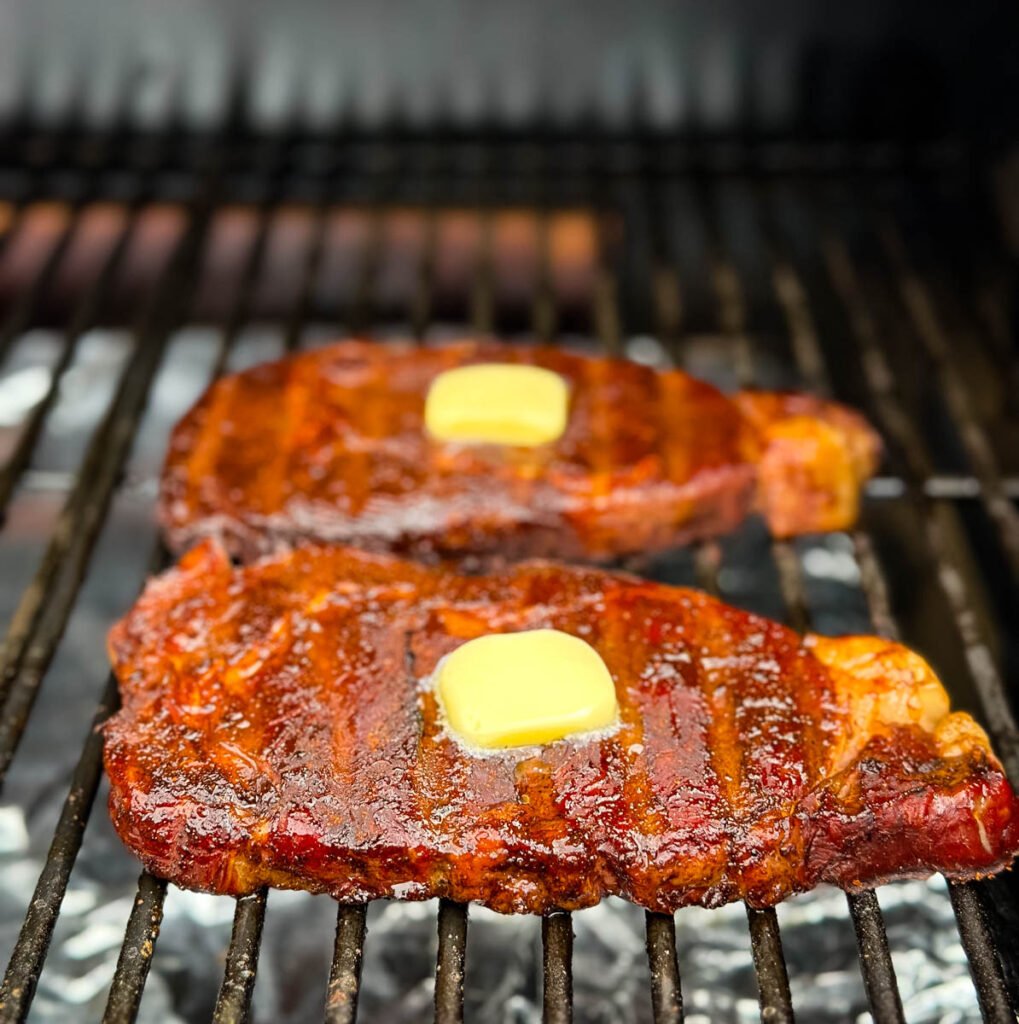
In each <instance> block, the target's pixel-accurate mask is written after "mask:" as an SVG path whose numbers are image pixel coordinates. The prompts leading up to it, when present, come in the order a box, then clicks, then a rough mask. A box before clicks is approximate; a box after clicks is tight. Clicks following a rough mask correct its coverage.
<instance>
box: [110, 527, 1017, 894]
mask: <svg viewBox="0 0 1019 1024" xmlns="http://www.w3.org/2000/svg"><path fill="white" fill-rule="evenodd" d="M538 627H552V628H555V629H558V630H562V631H564V632H567V633H572V634H574V635H576V636H579V637H581V638H583V639H584V640H586V641H587V642H588V643H590V644H591V645H593V647H594V648H595V649H596V650H597V651H598V652H599V654H600V655H601V657H602V658H603V659H604V661H605V663H606V664H607V666H608V668H609V670H610V671H611V673H612V676H613V679H614V682H615V686H616V691H617V698H618V703H619V708H620V717H621V726H620V727H619V729H618V730H617V731H616V732H615V733H614V734H612V735H610V736H608V737H604V736H603V737H602V738H600V739H598V738H588V739H575V740H563V741H559V742H555V743H550V744H547V745H544V746H541V747H530V748H518V749H512V750H502V751H499V752H496V753H492V754H488V755H487V756H479V755H475V754H472V753H470V752H469V751H467V750H466V749H464V748H463V747H462V746H460V745H459V744H458V743H456V742H455V741H454V740H453V739H451V738H450V737H449V736H448V735H447V734H446V733H445V731H444V729H443V727H442V725H441V723H440V721H439V718H438V716H437V707H436V702H435V697H434V694H433V692H432V691H431V690H429V689H428V687H427V685H425V684H424V681H426V680H428V678H429V676H430V674H431V673H432V672H433V670H434V669H435V667H436V664H437V662H438V661H439V659H440V658H442V657H443V656H444V655H445V654H447V653H449V652H450V651H452V650H453V649H454V648H456V647H457V646H458V645H460V644H461V643H463V642H465V641H466V640H467V639H468V638H471V637H475V636H478V635H481V634H486V633H493V632H507V631H514V630H522V629H532V628H538ZM110 651H111V655H112V659H113V664H114V667H115V670H116V674H117V677H118V679H119V681H120V687H121V692H122V696H123V708H122V710H121V711H120V712H119V713H118V714H116V715H115V716H114V717H113V719H112V720H111V721H110V722H109V723H108V725H107V726H106V755H105V756H106V768H107V771H108V773H109V776H110V780H111V783H112V790H111V795H110V807H111V811H112V815H113V821H114V823H115V825H116V827H117V830H118V832H119V833H120V835H121V836H122V837H123V839H124V841H125V842H126V843H127V845H128V846H129V847H130V848H131V849H132V850H134V851H135V852H136V853H137V854H138V856H139V857H140V858H141V859H142V861H144V863H145V866H146V867H147V868H148V869H149V870H151V871H153V872H154V873H155V874H157V875H160V876H162V877H164V878H168V879H170V880H172V881H174V882H176V883H178V884H180V885H184V886H189V887H193V888H198V889H205V890H210V891H213V892H218V893H233V894H241V893H248V892H252V891H253V890H256V889H258V888H259V887H261V886H263V885H272V886H280V887H286V888H300V889H309V890H313V891H321V892H328V893H331V894H332V895H333V896H334V897H336V898H337V899H341V900H366V899H371V898H376V897H387V896H396V897H400V898H404V899H424V898H426V897H432V896H447V897H450V898H452V899H455V900H464V901H466V900H476V901H478V902H480V903H483V904H486V905H487V906H490V907H493V908H494V909H496V910H499V911H505V912H510V911H517V912H521V911H529V912H540V911H545V910H548V909H549V908H552V907H562V908H579V907H585V906H590V905H591V904H594V903H596V902H597V901H598V900H600V899H601V898H602V897H603V896H605V895H606V894H610V893H615V894H618V895H621V896H624V897H626V898H627V899H630V900H633V901H634V902H636V903H638V904H641V905H642V906H644V907H648V908H651V909H653V910H660V911H671V910H673V909H675V908H677V907H680V906H683V905H685V904H692V903H699V904H704V905H708V906H714V905H718V904H721V903H725V902H727V901H729V900H736V899H745V900H746V901H747V902H748V903H750V904H751V905H754V906H766V905H770V904H773V903H775V902H777V901H779V900H781V899H783V898H784V897H786V896H789V895H790V894H791V893H795V892H799V891H802V890H806V889H809V888H811V887H812V886H814V885H816V884H818V883H819V882H833V883H835V884H837V885H840V886H843V887H845V888H854V887H858V886H869V885H873V884H876V883H879V882H883V881H885V880H888V879H894V878H903V877H919V876H925V875H928V874H930V873H931V872H935V871H940V872H943V873H945V874H946V875H948V876H949V877H953V878H971V877H974V876H977V875H983V874H988V873H991V872H994V871H997V870H999V869H1001V868H1003V867H1005V866H1006V865H1008V864H1009V863H1010V862H1011V860H1012V859H1013V857H1014V855H1015V854H1016V851H1017V847H1019V804H1017V800H1016V797H1015V795H1014V793H1013V792H1012V789H1011V788H1010V786H1009V783H1008V782H1007V781H1006V778H1005V776H1004V774H1003V772H1002V769H1001V766H1000V764H999V763H998V761H997V760H996V759H995V757H994V755H993V754H992V753H991V751H990V749H989V747H988V742H987V738H986V736H985V735H984V733H983V732H982V731H981V729H980V728H979V727H978V726H977V725H976V723H975V722H974V721H973V720H972V719H971V718H970V717H969V716H968V715H965V714H959V713H955V714H953V713H950V712H949V708H948V700H947V697H946V695H945V691H944V689H943V688H942V686H941V684H940V683H939V682H938V680H937V679H936V678H935V676H934V675H933V673H932V672H931V670H930V669H929V667H928V666H927V664H926V663H925V662H924V661H923V660H922V659H921V658H920V657H919V656H917V655H916V654H913V653H912V652H910V651H908V650H907V649H906V648H904V647H902V646H900V645H898V644H895V643H890V642H888V641H884V640H880V639H876V638H873V637H846V638H841V639H829V638H824V637H820V636H807V637H805V638H804V637H800V636H799V635H797V634H795V633H793V632H791V631H790V630H789V629H786V628H785V627H783V626H780V625H777V624H776V623H773V622H769V621H767V620H765V619H762V618H759V617H757V616H755V615H750V614H747V613H746V612H742V611H738V610H736V609H734V608H730V607H727V606H726V605H724V604H722V603H720V602H719V601H716V600H714V599H712V598H710V597H708V596H706V595H704V594H702V593H699V592H697V591H692V590H685V589H677V588H672V587H668V586H664V585H660V584H654V583H647V582H642V581H638V580H636V579H633V578H630V577H628V576H624V575H619V574H613V573H608V572H599V571H595V570H585V569H577V568H564V567H561V566H556V565H549V564H543V563H530V564H524V565H520V566H519V567H517V568H515V569H512V570H508V571H505V572H501V573H499V574H494V575H489V576H475V577H466V576H460V575H457V574H452V573H448V572H440V571H438V570H434V569H429V568H426V567H423V566H421V565H418V564H414V563H407V562H404V561H401V560H399V559H396V558H393V557H391V556H381V555H371V554H367V553H363V552H359V551H355V550H353V549H349V548H346V549H345V548H316V547H313V546H309V547H303V548H298V549H295V550H294V551H293V552H288V553H282V554H280V555H278V556H276V557H274V558H272V559H266V560H263V561H258V562H255V563H252V564H250V565H249V566H247V567H243V568H233V567H232V566H231V564H230V561H229V558H228V556H227V553H226V551H225V550H224V549H223V548H222V547H220V546H219V545H218V544H216V543H213V542H208V543H205V544H203V545H202V546H200V547H198V548H196V549H195V550H194V551H192V552H191V553H190V554H188V555H187V556H186V557H185V558H184V559H183V561H181V563H180V564H179V565H178V566H177V567H176V568H175V569H172V570H171V571H169V572H167V573H165V574H164V575H162V576H160V577H158V578H157V579H155V580H153V581H151V582H150V584H149V585H148V587H147V588H146V590H145V592H144V594H143V596H142V597H141V598H140V600H139V601H138V603H137V604H136V605H135V607H134V608H133V609H132V611H131V612H130V613H129V614H128V615H127V616H126V617H125V618H124V619H123V620H122V621H121V622H119V623H118V624H117V625H116V626H115V627H114V628H113V630H112V632H111V635H110Z"/></svg>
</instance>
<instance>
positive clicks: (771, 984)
mask: <svg viewBox="0 0 1019 1024" xmlns="http://www.w3.org/2000/svg"><path fill="white" fill-rule="evenodd" d="M747 921H748V922H749V923H750V949H751V951H752V953H753V956H754V970H755V971H756V972H757V990H758V999H759V1001H760V1004H761V1020H762V1021H763V1022H764V1024H792V1020H793V1001H792V997H791V996H790V995H789V975H788V973H787V972H786V966H785V956H784V955H783V953H782V936H781V934H780V932H779V930H778V915H777V914H776V913H775V908H774V907H768V908H767V909H766V910H758V909H756V908H755V907H747Z"/></svg>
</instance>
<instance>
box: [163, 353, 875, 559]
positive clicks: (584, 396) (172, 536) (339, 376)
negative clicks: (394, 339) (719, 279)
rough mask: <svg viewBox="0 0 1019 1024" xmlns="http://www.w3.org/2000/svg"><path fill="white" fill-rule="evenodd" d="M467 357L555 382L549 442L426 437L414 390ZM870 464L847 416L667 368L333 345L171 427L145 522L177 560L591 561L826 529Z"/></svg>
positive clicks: (224, 390)
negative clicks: (387, 557) (559, 385)
mask: <svg viewBox="0 0 1019 1024" xmlns="http://www.w3.org/2000/svg"><path fill="white" fill-rule="evenodd" d="M484 362H500V363H527V364H534V365H537V366H540V367H543V368H545V369H548V370H552V371H554V372H555V373H557V374H560V375H561V376H562V377H563V378H565V380H566V381H567V383H568V385H569V388H570V409H569V419H568V423H567V427H566V431H565V433H564V434H563V435H562V436H561V437H560V438H559V439H558V440H557V441H554V442H552V443H549V444H544V445H540V446H538V447H534V448H521V447H505V446H498V445H462V444H461V445H454V444H448V443H438V442H435V441H433V440H431V439H430V438H429V436H428V435H427V433H426V431H425V429H424V426H423V410H424V405H425V398H426V395H427V392H428V389H429V387H430V385H431V383H432V381H433V380H434V379H435V378H436V376H437V375H438V374H439V373H441V372H442V371H445V370H449V369H452V368H455V367H459V366H463V365H467V364H474V363H484ZM877 453H878V441H877V438H876V436H875V434H874V433H873V432H872V431H871V429H870V428H869V427H868V426H867V424H866V423H865V422H864V420H863V419H862V418H861V417H860V416H859V415H857V414H856V413H854V412H851V411H850V410H848V409H846V408H844V407H843V406H840V405H837V404H835V403H833V402H826V401H822V400H821V399H818V398H813V397H810V396H807V395H795V394H777V393H768V392H740V393H738V394H736V395H734V396H733V397H731V398H730V397H726V396H725V395H723V394H721V393H720V392H719V391H717V390H716V389H715V388H714V387H712V386H711V385H709V384H705V383H703V382H701V381H698V380H696V379H694V378H693V377H690V376H688V375H687V374H685V373H682V372H680V371H678V370H672V371H668V372H660V371H657V370H654V369H651V368H649V367H646V366H641V365H638V364H637V363H633V362H628V361H625V360H619V359H605V358H594V357H589V356H582V355H576V354H570V353H567V352H563V351H562V350H560V349H555V348H541V347H524V346H510V345H498V344H494V343H478V342H472V341H465V342H460V343H454V344H447V345H444V346H440V347H426V348H415V347H412V346H409V345H399V344H387V345H384V344H373V343H367V342H360V341H346V342H341V343H339V344H336V345H332V346H329V347H326V348H322V349H318V350H314V351H310V352H307V353H303V354H299V355H294V356H291V357H289V358H287V359H284V360H281V361H279V362H275V363H269V364H266V365H264V366H259V367H256V368H254V369H252V370H248V371H246V372H244V373H240V374H236V375H234V376H229V377H224V378H222V379H220V380H219V381H218V382H216V383H215V384H213V385H212V387H211V388H210V389H209V390H208V391H207V392H206V394H205V395H204V397H203V398H202V399H201V400H200V401H199V402H198V404H197V405H195V407H194V408H193V409H192V410H191V411H190V412H189V413H188V414H187V415H186V416H185V417H184V419H183V420H182V421H181V422H180V423H179V424H178V425H177V427H176V429H175V430H174V432H173V437H172V440H171V445H170V452H169V456H168V459H167V463H166V467H165V470H164V474H163V481H162V494H161V500H160V515H161V520H162V523H163V526H164V527H165V530H166V534H167V537H168V539H169V542H170V544H171V546H172V547H173V548H174V549H175V550H177V551H181V550H184V549H186V548H187V547H188V546H190V545H191V544H192V543H194V542H195V541H196V540H198V539H200V538H203V537H208V536H215V537H218V538H220V539H222V540H224V541H225V543H226V544H227V547H228V548H229V549H230V551H231V552H232V553H234V554H240V555H242V556H245V557H251V556H253V555H255V554H258V553H265V552H268V551H271V550H273V549H274V548H276V547H278V546H279V545H280V544H281V543H282V544H286V543H289V542H296V541H305V540H313V541H315V540H317V541H322V542H342V543H349V544H354V545H356V546H358V547H364V548H369V549H376V550H387V551H399V552H403V553H406V554H410V555H413V556H414V557H418V558H425V559H427V558H434V557H438V556H443V557H461V556H469V555H481V556H487V555H498V556H502V557H505V558H523V557H535V556H542V557H544V556H552V555H554V556H555V557H558V558H574V559H576V558H580V559H605V558H610V557H613V556H617V555H622V554H626V553H630V552H637V551H642V552H646V551H653V550H656V549H662V548H666V547H670V546H672V545H676V544H682V543H687V542H689V541H691V540H695V539H698V538H702V537H706V536H710V535H715V534H720V533H724V532H727V531H729V530H731V529H733V528H734V527H735V526H736V525H737V524H738V523H739V522H740V521H741V520H742V519H743V518H744V517H745V516H746V515H748V513H750V512H751V511H754V510H758V511H760V512H762V513H763V514H764V516H765V518H766V519H767V521H768V523H769V525H770V527H771V529H772V531H773V532H774V533H775V534H776V535H777V536H790V535H793V534H800V533H807V532H813V531H825V530H837V529H843V528H845V527H847V526H849V525H850V524H851V523H852V522H853V521H854V519H855V518H856V515H857V510H858V506H859V494H860V488H861V486H862V484H863V481H864V480H865V479H866V478H867V477H868V476H870V474H871V473H872V472H873V471H874V468H875V465H876V462H877Z"/></svg>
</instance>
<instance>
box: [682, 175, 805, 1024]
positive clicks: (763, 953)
mask: <svg viewBox="0 0 1019 1024" xmlns="http://www.w3.org/2000/svg"><path fill="white" fill-rule="evenodd" d="M701 199H702V204H701V206H702V209H705V210H709V211H714V208H715V203H714V201H713V197H711V196H706V195H704V190H703V189H702V194H701ZM706 220H707V225H706V226H707V249H708V259H709V262H710V264H711V267H712V275H711V277H712V284H713V286H714V289H715V294H716V298H717V306H718V310H717V311H718V321H719V328H720V332H721V334H722V335H723V336H724V337H726V338H728V339H729V340H730V342H731V343H732V350H733V360H734V368H735V371H736V377H737V380H738V381H739V384H740V386H741V387H752V386H753V385H754V381H755V377H756V374H755V368H754V357H753V350H752V348H751V345H750V340H749V338H748V337H747V323H746V320H747V314H746V302H745V300H744V296H743V290H742V287H741V285H740V280H739V274H738V273H737V270H736V268H735V266H734V265H733V264H732V262H731V261H730V259H729V258H728V256H727V255H726V253H725V252H724V248H723V244H722V239H721V235H720V232H719V229H718V224H717V220H716V218H715V217H714V216H708V217H707V218H706ZM775 551H776V547H775V545H772V552H773V554H774V553H775ZM712 583H713V585H714V592H715V593H717V589H718V588H717V580H712ZM794 607H796V608H800V609H802V605H801V604H798V605H794ZM800 614H801V615H802V610H801V612H800ZM795 625H796V624H795V623H794V626H795ZM747 920H748V921H749V923H750V944H751V949H752V952H753V958H754V970H755V971H756V972H757V989H758V998H759V1001H760V1005H761V1020H762V1021H764V1022H766V1024H769V1022H775V1021H788V1022H791V1021H792V1020H793V1002H792V994H791V993H790V991H789V977H788V972H787V971H786V965H785V957H784V955H783V953H782V937H781V933H780V931H779V927H778V915H777V914H776V912H775V909H774V907H769V908H767V909H764V910H760V909H757V908H754V907H750V906H748V907H747Z"/></svg>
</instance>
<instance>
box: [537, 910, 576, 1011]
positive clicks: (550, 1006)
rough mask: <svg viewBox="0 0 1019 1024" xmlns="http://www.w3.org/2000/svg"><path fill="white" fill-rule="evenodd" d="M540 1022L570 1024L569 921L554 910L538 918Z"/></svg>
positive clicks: (571, 983)
mask: <svg viewBox="0 0 1019 1024" xmlns="http://www.w3.org/2000/svg"><path fill="white" fill-rule="evenodd" d="M541 946H542V971H543V974H544V978H545V983H544V986H543V988H542V995H541V1001H542V1021H543V1022H544V1024H570V1022H571V1021H572V1020H573V969H572V963H573V918H572V916H571V915H570V914H565V913H563V912H561V911H554V912H553V913H551V914H546V915H545V916H544V917H543V918H542V919H541Z"/></svg>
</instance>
